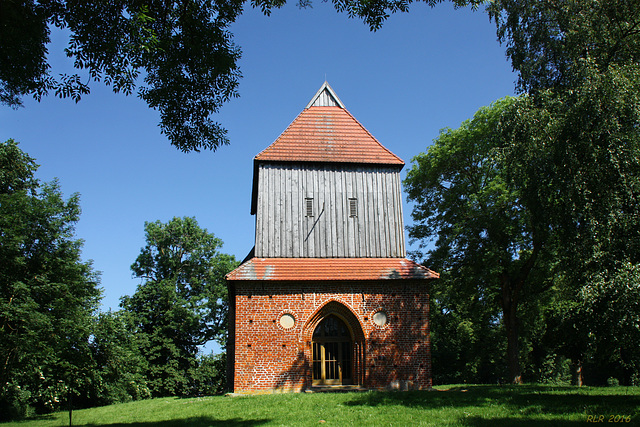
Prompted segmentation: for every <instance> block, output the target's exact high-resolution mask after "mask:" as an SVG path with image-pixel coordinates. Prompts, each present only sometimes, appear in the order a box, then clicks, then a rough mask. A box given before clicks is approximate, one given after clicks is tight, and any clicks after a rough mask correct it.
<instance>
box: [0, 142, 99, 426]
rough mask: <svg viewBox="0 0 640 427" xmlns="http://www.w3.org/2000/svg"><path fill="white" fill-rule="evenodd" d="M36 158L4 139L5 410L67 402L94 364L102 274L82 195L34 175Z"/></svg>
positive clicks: (0, 399)
mask: <svg viewBox="0 0 640 427" xmlns="http://www.w3.org/2000/svg"><path fill="white" fill-rule="evenodd" d="M36 169H37V165H36V164H35V161H34V160H33V159H32V158H31V157H29V156H28V155H27V154H25V153H24V152H22V151H21V150H20V148H19V147H18V145H17V144H16V143H15V142H13V141H12V140H9V141H7V142H4V143H2V144H0V178H1V180H0V416H12V415H13V416H19V415H24V413H25V411H26V410H27V408H28V407H33V408H35V409H37V410H41V411H46V410H53V409H56V408H59V407H60V404H61V403H62V402H63V400H65V399H66V398H67V396H68V395H69V392H70V389H71V390H75V389H78V388H80V387H82V385H83V384H82V383H83V381H84V380H85V377H86V376H85V375H83V373H86V370H87V369H88V366H89V364H90V355H89V351H88V338H89V335H90V333H91V315H92V314H93V312H94V310H95V309H96V308H97V304H98V301H99V297H100V290H99V288H98V276H97V274H96V273H95V272H94V271H93V270H92V268H91V264H90V263H87V262H83V261H82V260H81V258H80V250H81V247H82V242H81V241H79V240H75V239H74V224H75V223H76V222H77V221H78V218H79V215H80V206H79V202H78V195H77V194H76V195H73V196H71V198H69V199H68V200H66V201H65V200H64V198H63V197H62V194H61V192H60V188H59V186H58V184H57V183H56V182H53V183H50V184H44V185H42V184H40V182H38V180H36V179H35V178H34V172H35V171H36Z"/></svg>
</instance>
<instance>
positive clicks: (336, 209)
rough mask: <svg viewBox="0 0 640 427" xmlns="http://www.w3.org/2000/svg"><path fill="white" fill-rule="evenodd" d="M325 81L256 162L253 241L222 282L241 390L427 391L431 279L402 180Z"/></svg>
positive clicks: (235, 380) (234, 376)
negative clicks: (410, 229) (410, 234)
mask: <svg viewBox="0 0 640 427" xmlns="http://www.w3.org/2000/svg"><path fill="white" fill-rule="evenodd" d="M403 166H404V162H403V161H402V160H401V159H400V158H398V157H397V156H396V155H394V154H393V153H392V152H391V151H389V150H388V149H387V148H385V147H384V146H382V144H380V143H379V142H378V141H377V140H376V139H375V138H374V137H373V136H372V135H371V134H370V133H369V132H368V131H367V130H366V129H365V128H364V127H363V126H362V125H361V124H360V123H359V122H358V121H357V120H356V119H355V118H354V117H353V116H352V115H351V114H350V113H349V112H348V111H347V110H346V108H345V107H344V105H343V103H342V102H341V100H340V99H339V98H338V96H337V95H336V93H335V92H334V91H333V89H332V88H331V86H329V84H328V83H326V82H325V83H324V84H323V85H322V87H321V88H320V90H319V91H318V92H317V93H316V94H315V95H314V97H313V98H312V99H311V101H310V102H309V103H308V104H307V106H306V108H305V109H304V110H303V111H302V112H301V113H300V114H299V115H298V117H297V118H296V119H295V120H294V121H293V122H292V123H291V124H290V125H289V127H288V128H287V129H286V130H285V131H284V132H283V133H282V134H281V135H280V136H279V137H278V138H277V139H276V141H275V142H273V143H272V144H271V145H269V146H268V147H267V148H266V149H264V150H263V151H262V152H260V153H259V154H258V155H256V157H255V158H254V178H253V191H252V201H251V213H252V214H253V215H255V216H256V241H255V247H254V249H253V250H252V252H251V254H250V256H249V257H248V258H247V259H246V260H245V262H243V264H242V265H240V267H238V268H237V269H236V270H234V271H233V272H231V273H229V274H228V275H227V281H228V282H227V283H228V286H229V299H230V304H229V305H230V310H229V311H230V319H229V324H230V327H229V332H230V334H229V335H230V336H229V345H228V357H229V362H230V367H229V368H230V369H229V377H230V378H229V379H230V381H231V382H232V384H233V389H234V391H236V392H258V391H268V390H291V391H300V390H305V389H310V388H313V387H358V388H391V389H423V388H428V387H430V386H431V360H430V341H429V294H428V282H429V280H431V279H435V278H437V277H438V275H437V274H436V273H434V272H432V271H431V270H429V269H427V268H425V267H423V266H421V265H418V264H416V263H414V262H413V261H410V260H408V259H406V258H405V256H406V252H405V242H404V225H403V220H402V194H401V183H400V181H401V180H400V171H401V169H402V167H403Z"/></svg>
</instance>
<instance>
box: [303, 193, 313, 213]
mask: <svg viewBox="0 0 640 427" xmlns="http://www.w3.org/2000/svg"><path fill="white" fill-rule="evenodd" d="M304 209H305V216H313V199H312V198H310V197H307V198H306V199H304Z"/></svg>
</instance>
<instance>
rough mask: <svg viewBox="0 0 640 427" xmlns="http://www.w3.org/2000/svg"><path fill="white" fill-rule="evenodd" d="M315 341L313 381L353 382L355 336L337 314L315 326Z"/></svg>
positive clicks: (324, 382)
mask: <svg viewBox="0 0 640 427" xmlns="http://www.w3.org/2000/svg"><path fill="white" fill-rule="evenodd" d="M312 342H313V385H347V384H353V353H354V351H353V349H354V347H353V337H352V335H351V331H350V330H349V328H348V327H347V325H346V324H345V322H344V321H343V320H342V319H340V318H339V317H338V316H336V315H335V314H330V315H328V316H326V317H325V318H324V319H322V321H321V322H320V323H319V324H318V326H316V328H315V329H314V331H313V335H312Z"/></svg>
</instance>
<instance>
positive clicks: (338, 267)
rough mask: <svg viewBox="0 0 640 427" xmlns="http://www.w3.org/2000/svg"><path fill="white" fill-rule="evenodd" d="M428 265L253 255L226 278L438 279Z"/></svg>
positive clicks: (396, 260)
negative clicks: (259, 256)
mask: <svg viewBox="0 0 640 427" xmlns="http://www.w3.org/2000/svg"><path fill="white" fill-rule="evenodd" d="M438 277H440V275H439V274H438V273H435V272H433V271H431V270H429V269H428V268H426V267H424V266H422V265H420V264H417V263H415V262H413V261H410V260H408V259H405V258H252V259H250V260H249V261H247V262H245V263H244V264H242V265H241V266H240V267H238V268H236V269H235V270H233V271H232V272H231V273H229V274H227V276H226V278H227V280H284V281H300V280H304V281H309V280H325V281H329V280H379V279H423V280H424V279H437V278H438Z"/></svg>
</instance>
